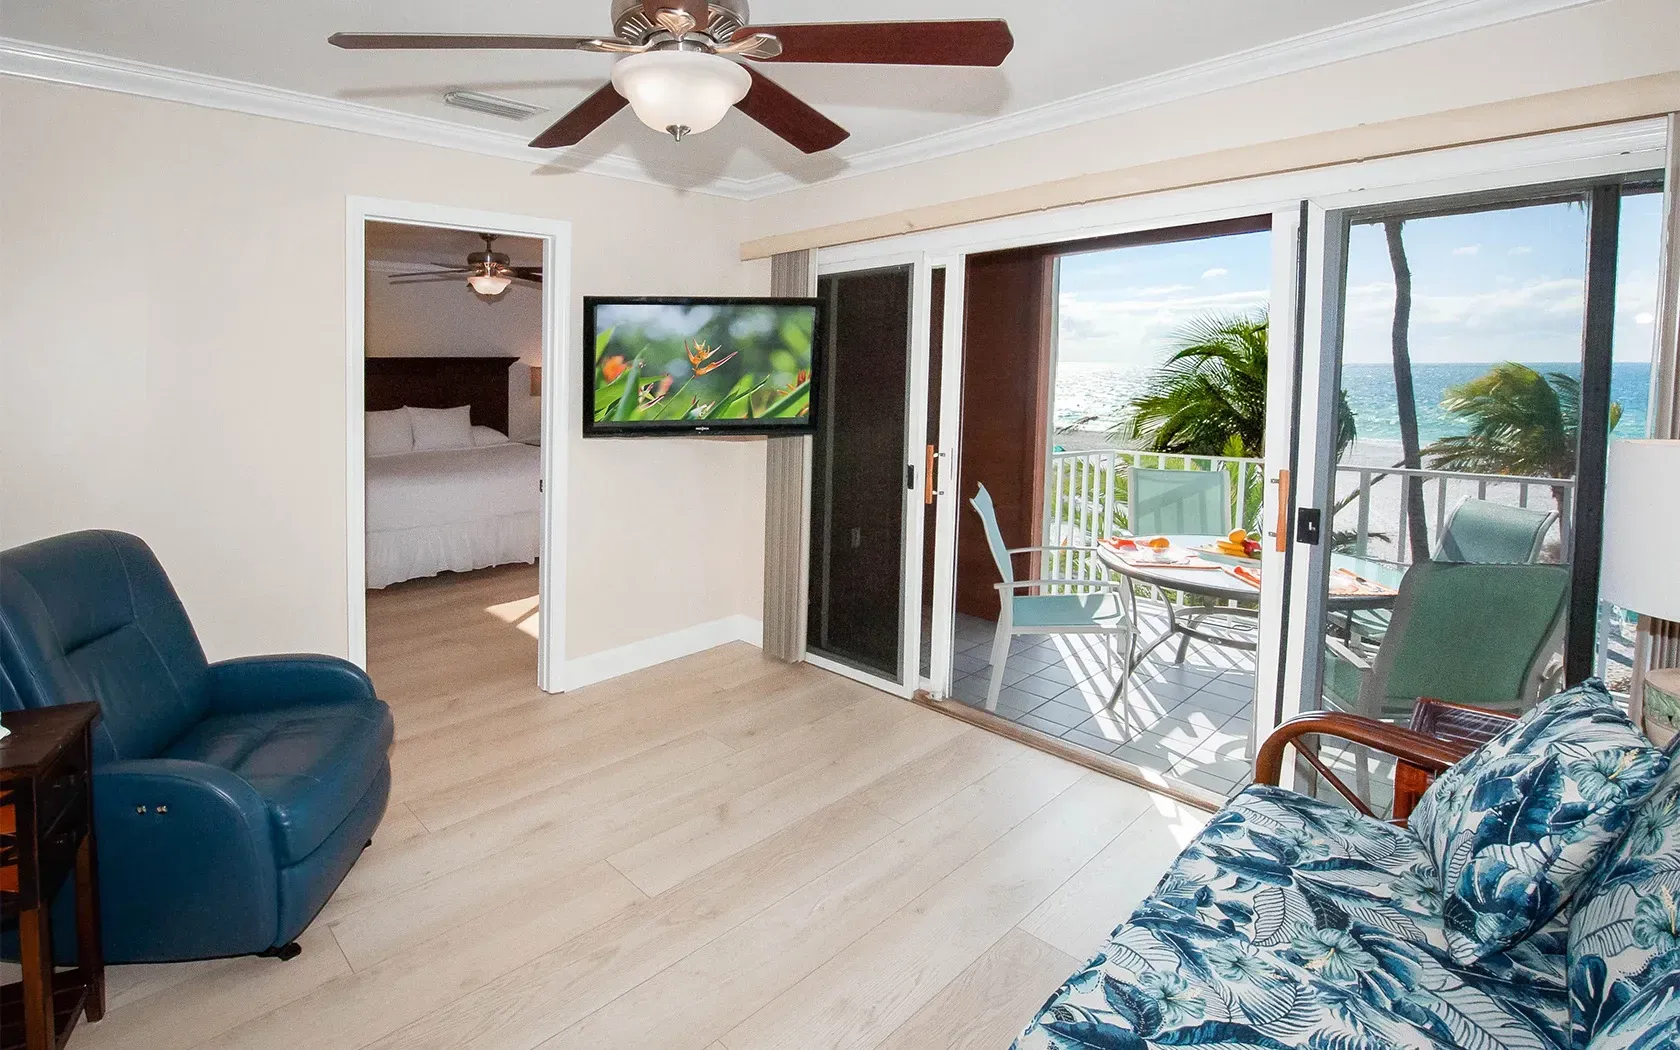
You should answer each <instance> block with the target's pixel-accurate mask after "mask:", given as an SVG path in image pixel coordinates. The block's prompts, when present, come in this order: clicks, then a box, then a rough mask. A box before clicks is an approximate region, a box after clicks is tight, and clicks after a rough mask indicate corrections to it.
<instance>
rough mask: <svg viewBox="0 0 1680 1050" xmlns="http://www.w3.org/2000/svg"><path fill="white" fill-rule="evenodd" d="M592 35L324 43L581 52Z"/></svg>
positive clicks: (375, 37)
mask: <svg viewBox="0 0 1680 1050" xmlns="http://www.w3.org/2000/svg"><path fill="white" fill-rule="evenodd" d="M600 42H601V38H600V37H594V36H455V35H450V34H447V33H334V34H333V35H332V36H329V37H327V43H329V44H331V45H333V46H334V47H342V48H345V49H346V50H349V51H389V50H398V51H580V50H587V49H589V48H590V47H591V46H592V45H595V44H599V43H600Z"/></svg>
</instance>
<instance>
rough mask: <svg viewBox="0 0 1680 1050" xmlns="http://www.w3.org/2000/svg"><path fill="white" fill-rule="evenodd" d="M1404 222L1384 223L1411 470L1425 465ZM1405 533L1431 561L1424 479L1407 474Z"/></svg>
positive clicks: (1418, 555) (1416, 558) (1403, 449)
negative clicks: (1420, 443)
mask: <svg viewBox="0 0 1680 1050" xmlns="http://www.w3.org/2000/svg"><path fill="white" fill-rule="evenodd" d="M1403 226H1404V223H1403V222H1402V221H1401V220H1399V219H1390V220H1389V221H1387V222H1385V223H1383V235H1384V237H1385V238H1386V240H1387V241H1388V264H1389V266H1390V267H1391V268H1392V269H1393V270H1394V323H1393V325H1392V327H1391V328H1390V330H1389V339H1390V344H1391V345H1392V347H1393V350H1394V394H1395V399H1396V401H1397V403H1398V406H1399V419H1400V465H1401V466H1402V467H1406V468H1409V469H1412V470H1415V469H1417V468H1418V467H1420V466H1422V465H1423V461H1422V459H1421V458H1420V451H1421V450H1420V449H1419V448H1418V419H1417V394H1416V391H1415V388H1414V387H1413V385H1412V347H1411V327H1412V266H1411V263H1410V262H1408V261H1407V259H1406V239H1405V236H1404V234H1403V232H1402V227H1403ZM1403 488H1404V491H1405V493H1406V525H1407V528H1406V533H1407V535H1408V536H1409V537H1410V539H1411V546H1412V561H1413V562H1414V563H1416V562H1421V561H1428V560H1429V518H1428V515H1427V513H1426V512H1425V510H1424V507H1423V479H1422V478H1419V477H1415V476H1410V475H1408V476H1407V477H1406V479H1405V481H1404V482H1403Z"/></svg>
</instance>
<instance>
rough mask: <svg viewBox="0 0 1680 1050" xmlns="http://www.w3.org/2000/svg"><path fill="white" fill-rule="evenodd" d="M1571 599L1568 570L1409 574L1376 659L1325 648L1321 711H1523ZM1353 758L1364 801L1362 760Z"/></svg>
mask: <svg viewBox="0 0 1680 1050" xmlns="http://www.w3.org/2000/svg"><path fill="white" fill-rule="evenodd" d="M1568 597H1569V568H1568V566H1565V565H1477V564H1468V563H1453V562H1441V561H1427V562H1421V563H1419V564H1417V565H1413V566H1412V567H1411V568H1410V569H1408V570H1407V571H1406V576H1405V578H1404V579H1403V580H1402V581H1401V583H1400V594H1399V596H1398V597H1397V598H1396V599H1395V601H1394V610H1393V618H1392V621H1391V622H1390V624H1389V628H1388V632H1387V634H1385V635H1384V636H1383V639H1382V643H1381V645H1379V646H1377V647H1376V649H1375V652H1372V651H1371V648H1370V647H1369V646H1368V645H1365V646H1361V645H1359V644H1357V643H1355V644H1353V645H1350V644H1348V643H1347V642H1344V641H1343V640H1342V639H1339V638H1336V637H1334V636H1330V637H1327V638H1326V639H1325V644H1326V646H1327V647H1328V649H1329V653H1328V654H1327V655H1326V659H1325V667H1324V705H1325V707H1327V708H1334V709H1337V710H1341V711H1349V712H1352V713H1354V714H1360V715H1364V716H1366V717H1367V718H1380V719H1383V720H1384V721H1389V722H1403V721H1405V720H1406V719H1408V718H1410V717H1411V713H1412V705H1413V704H1415V703H1416V702H1417V701H1418V699H1419V698H1421V697H1431V698H1434V699H1436V700H1451V701H1454V702H1456V703H1461V704H1474V705H1476V706H1478V707H1487V708H1492V709H1494V710H1498V711H1512V712H1516V711H1520V710H1522V709H1524V708H1526V707H1527V706H1528V705H1529V704H1531V703H1532V702H1533V701H1534V700H1535V698H1536V697H1537V696H1538V695H1539V692H1540V685H1541V681H1542V679H1543V678H1544V675H1545V672H1546V665H1547V664H1548V662H1549V661H1550V658H1551V657H1552V656H1553V654H1554V653H1555V652H1556V651H1557V649H1558V646H1559V642H1560V638H1561V627H1562V623H1563V614H1564V608H1565V605H1566V604H1567V601H1568ZM1354 756H1355V761H1356V763H1357V766H1356V769H1355V775H1356V776H1357V777H1358V779H1359V784H1358V787H1357V789H1358V791H1359V793H1360V794H1361V795H1362V796H1364V797H1366V798H1369V797H1370V764H1369V756H1368V755H1367V754H1366V753H1365V752H1364V750H1363V749H1362V748H1355V749H1354Z"/></svg>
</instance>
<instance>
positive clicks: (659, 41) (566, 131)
mask: <svg viewBox="0 0 1680 1050" xmlns="http://www.w3.org/2000/svg"><path fill="white" fill-rule="evenodd" d="M612 19H613V32H614V33H615V34H616V35H615V36H612V37H583V36H520V35H512V36H508V35H497V36H453V35H443V34H431V33H335V34H333V35H332V36H331V37H328V38H327V42H328V43H330V44H333V45H335V46H337V47H342V48H348V49H351V50H386V49H394V50H419V51H437V50H474V49H478V50H492V51H503V50H547V51H593V52H598V53H604V54H616V55H623V56H625V57H623V58H621V59H619V61H618V63H617V64H616V65H615V66H614V67H613V72H612V82H611V83H610V84H604V85H602V86H601V88H600V89H598V90H597V91H596V92H595V93H594V94H592V95H590V96H589V97H588V98H586V99H584V100H583V102H582V103H580V104H579V105H578V106H577V107H576V108H574V109H573V110H572V111H571V112H570V113H567V114H566V115H565V116H564V117H561V118H560V119H559V120H558V121H556V122H555V123H554V125H553V126H552V127H550V128H549V129H548V130H547V131H544V132H543V133H542V134H541V135H538V136H537V137H536V139H534V140H533V141H532V142H531V145H532V146H533V147H535V148H537V149H552V148H554V147H558V146H572V145H576V144H577V143H579V142H581V141H583V139H584V138H585V137H586V136H588V135H589V133H590V132H592V131H594V130H595V129H596V128H598V127H600V126H601V125H602V124H605V123H606V122H607V120H608V119H610V118H611V117H612V116H613V115H614V114H616V113H618V111H619V110H621V109H623V108H624V107H625V106H626V105H629V106H631V107H632V108H633V109H634V110H635V113H636V116H637V117H638V118H640V119H641V121H642V123H644V124H646V125H647V126H648V127H650V128H653V129H654V130H655V131H664V132H668V133H669V134H670V135H671V136H672V137H673V138H675V139H676V140H677V141H679V142H680V141H682V140H683V139H684V138H686V137H687V136H689V135H697V134H699V133H700V132H703V131H709V130H711V129H712V128H713V127H715V126H716V125H717V123H718V122H719V121H721V120H722V119H723V117H724V114H726V113H728V112H729V109H730V107H731V106H734V107H737V108H739V109H740V110H741V112H743V113H745V114H746V115H747V116H749V117H751V118H752V119H754V120H756V121H758V122H759V123H760V124H762V125H764V126H765V127H766V128H768V129H770V130H771V131H772V132H774V133H775V134H777V135H778V136H780V137H781V138H783V139H786V140H787V141H788V142H790V143H792V144H793V145H794V146H796V147H798V148H799V149H801V150H803V151H804V152H806V153H820V152H822V151H823V150H826V149H832V148H833V147H835V146H838V145H839V144H840V143H841V142H844V141H845V140H846V138H847V137H848V136H849V135H850V134H851V133H850V132H848V131H847V130H846V129H845V128H842V127H841V126H840V125H838V124H836V123H834V122H833V121H831V120H829V119H828V118H827V117H825V116H823V115H822V114H821V113H818V112H817V111H816V110H815V109H812V108H811V107H810V106H808V105H806V104H805V103H804V102H801V101H800V100H799V99H798V98H797V97H796V96H794V95H793V93H792V92H790V91H788V90H787V89H786V88H783V87H781V86H780V85H778V84H776V82H775V81H773V80H771V79H769V78H768V77H766V76H765V75H764V74H762V73H760V72H758V70H756V69H754V68H752V67H751V66H745V65H742V64H741V63H740V62H739V61H737V60H738V59H751V60H753V61H757V62H823V63H846V64H874V65H910V66H997V65H1001V64H1002V63H1003V60H1004V59H1005V58H1006V57H1008V55H1009V52H1010V51H1011V50H1012V49H1013V48H1014V46H1015V38H1014V37H1013V36H1012V35H1010V32H1009V23H1007V22H1005V21H1003V20H1002V19H995V18H993V19H968V20H958V21H936V22H822V23H809V24H804V25H759V26H755V25H752V24H751V23H750V21H749V20H748V16H747V0H709V2H708V0H613V5H612Z"/></svg>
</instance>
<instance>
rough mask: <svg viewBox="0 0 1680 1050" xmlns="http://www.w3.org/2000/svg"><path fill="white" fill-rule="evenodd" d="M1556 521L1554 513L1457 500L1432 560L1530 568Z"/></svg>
mask: <svg viewBox="0 0 1680 1050" xmlns="http://www.w3.org/2000/svg"><path fill="white" fill-rule="evenodd" d="M1557 518H1558V516H1557V513H1556V512H1555V511H1539V510H1529V509H1528V508H1527V507H1512V506H1508V505H1506V504H1504V503H1491V502H1489V501H1488V500H1485V499H1464V500H1460V501H1459V504H1458V506H1456V507H1454V508H1453V511H1452V514H1450V515H1448V517H1447V522H1446V525H1445V526H1443V527H1442V529H1441V536H1440V539H1439V540H1438V541H1437V542H1436V544H1435V552H1434V554H1433V557H1434V559H1435V560H1436V561H1450V562H1467V563H1470V564H1473V565H1530V564H1533V563H1534V562H1536V561H1539V560H1540V551H1541V547H1542V546H1543V545H1544V544H1545V542H1546V533H1548V532H1550V531H1551V528H1552V523H1553V522H1555V521H1557Z"/></svg>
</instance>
